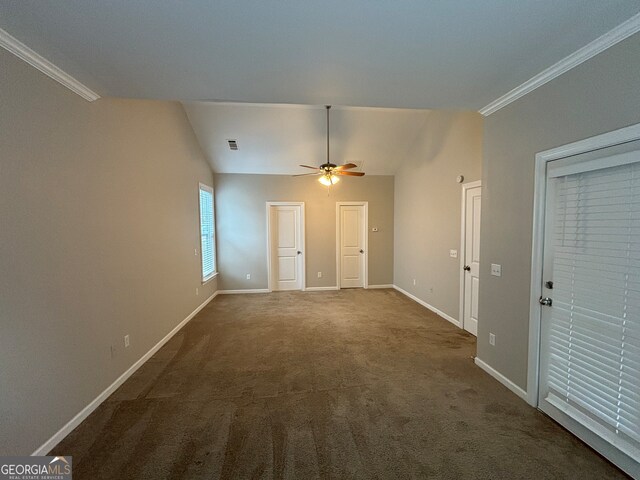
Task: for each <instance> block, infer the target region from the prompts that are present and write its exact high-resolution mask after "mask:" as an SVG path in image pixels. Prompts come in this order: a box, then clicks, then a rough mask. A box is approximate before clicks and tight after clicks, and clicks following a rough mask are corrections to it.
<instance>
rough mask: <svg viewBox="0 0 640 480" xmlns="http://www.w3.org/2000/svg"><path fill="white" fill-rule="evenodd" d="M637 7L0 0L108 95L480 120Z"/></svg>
mask: <svg viewBox="0 0 640 480" xmlns="http://www.w3.org/2000/svg"><path fill="white" fill-rule="evenodd" d="M638 11H640V2H638V0H375V1H372V0H348V1H347V0H324V1H310V0H306V1H302V0H300V1H294V0H290V1H284V0H280V1H278V0H215V1H213V0H181V1H177V0H109V1H105V0H55V1H53V0H52V1H42V0H19V1H17V0H0V27H1V28H3V29H5V30H6V31H7V32H8V33H10V34H11V35H13V36H14V37H16V38H17V39H18V40H20V41H22V42H24V43H25V44H27V45H28V46H29V47H31V48H33V49H34V50H35V51H37V52H38V53H40V54H41V55H43V56H44V57H45V58H47V59H48V60H50V61H52V62H53V63H55V64H56V65H58V66H59V67H60V68H62V69H63V70H65V71H66V72H67V73H69V74H71V75H72V76H74V77H76V78H77V79H78V80H80V81H81V82H83V83H84V84H86V85H87V86H88V87H90V88H92V89H93V90H96V91H97V92H98V93H101V94H103V95H111V96H122V97H146V98H165V99H178V100H218V101H241V102H256V103H292V104H312V105H323V104H327V103H329V104H334V105H353V106H369V107H372V106H379V107H401V108H449V109H450V108H456V109H470V110H477V109H479V108H481V107H483V106H485V105H486V104H488V103H490V102H491V101H493V100H495V99H496V98H498V97H500V96H501V95H503V94H504V93H506V92H508V91H509V90H511V89H513V88H514V87H516V86H518V85H520V84H521V83H523V82H524V81H526V80H528V79H529V78H531V77H532V76H534V75H536V74H537V73H539V72H540V71H542V70H544V69H545V68H547V67H549V66H550V65H552V64H554V63H556V62H557V61H558V60H560V59H562V58H564V57H565V56H567V55H569V54H570V53H572V52H574V51H575V50H577V49H579V48H580V47H582V46H584V45H586V44H587V43H589V42H590V41H592V40H594V39H596V38H597V37H599V36H601V35H602V34H604V33H605V32H607V31H609V30H610V29H612V28H613V27H615V26H616V25H618V24H620V23H622V22H623V21H624V20H626V19H627V18H629V17H631V16H632V15H633V14H635V13H637V12H638Z"/></svg>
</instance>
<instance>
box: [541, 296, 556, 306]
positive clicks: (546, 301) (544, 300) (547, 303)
mask: <svg viewBox="0 0 640 480" xmlns="http://www.w3.org/2000/svg"><path fill="white" fill-rule="evenodd" d="M538 301H539V302H540V305H544V306H546V307H550V306H551V305H553V300H552V299H550V298H549V297H544V298H543V297H540V300H538Z"/></svg>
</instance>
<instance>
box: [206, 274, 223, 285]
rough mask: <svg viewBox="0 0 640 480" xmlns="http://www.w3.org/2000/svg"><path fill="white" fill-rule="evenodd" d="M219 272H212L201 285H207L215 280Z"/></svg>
mask: <svg viewBox="0 0 640 480" xmlns="http://www.w3.org/2000/svg"><path fill="white" fill-rule="evenodd" d="M219 273H220V272H213V273H212V274H211V275H209V276H208V277H207V278H205V279H204V280H202V285H206V284H207V283H209V282H210V281H211V280H213V279H214V278H216V277H217V276H218V274H219Z"/></svg>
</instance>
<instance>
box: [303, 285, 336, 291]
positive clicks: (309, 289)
mask: <svg viewBox="0 0 640 480" xmlns="http://www.w3.org/2000/svg"><path fill="white" fill-rule="evenodd" d="M328 290H340V289H339V288H338V287H337V286H336V285H334V286H333V287H307V288H305V291H306V292H325V291H328Z"/></svg>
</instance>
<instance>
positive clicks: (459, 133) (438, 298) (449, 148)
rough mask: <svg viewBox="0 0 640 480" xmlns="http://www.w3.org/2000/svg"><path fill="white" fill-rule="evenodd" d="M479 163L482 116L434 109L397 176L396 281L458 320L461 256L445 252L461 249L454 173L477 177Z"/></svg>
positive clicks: (468, 179)
mask: <svg viewBox="0 0 640 480" xmlns="http://www.w3.org/2000/svg"><path fill="white" fill-rule="evenodd" d="M481 163H482V117H481V116H480V115H479V114H478V113H475V112H457V113H456V112H446V111H432V112H431V113H430V114H429V115H428V117H427V120H426V122H425V124H424V128H423V133H422V135H421V136H420V138H418V139H417V140H416V142H415V144H414V145H412V146H411V151H410V152H409V155H408V160H406V161H405V162H404V163H403V164H402V165H401V167H400V168H399V169H398V171H397V172H396V176H395V217H394V221H395V262H394V269H395V273H394V280H395V284H396V285H397V286H398V287H400V288H402V289H404V290H406V291H408V292H409V293H411V294H413V295H415V296H416V297H418V298H420V299H421V300H423V301H425V302H427V303H428V304H429V305H432V306H433V307H435V308H437V309H439V310H440V311H442V312H444V313H446V314H447V315H449V316H451V317H453V318H454V319H456V320H458V317H459V312H458V310H459V297H460V294H459V291H460V290H459V288H460V260H459V258H451V257H450V256H449V250H450V249H456V250H460V216H461V203H462V201H461V194H462V186H461V185H460V184H458V183H456V177H457V176H458V175H463V176H464V177H465V179H464V182H465V183H466V182H472V181H476V180H479V179H480V173H481ZM460 253H461V252H460V251H459V252H458V254H460ZM414 278H415V279H416V285H415V286H414V285H413V279H414Z"/></svg>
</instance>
